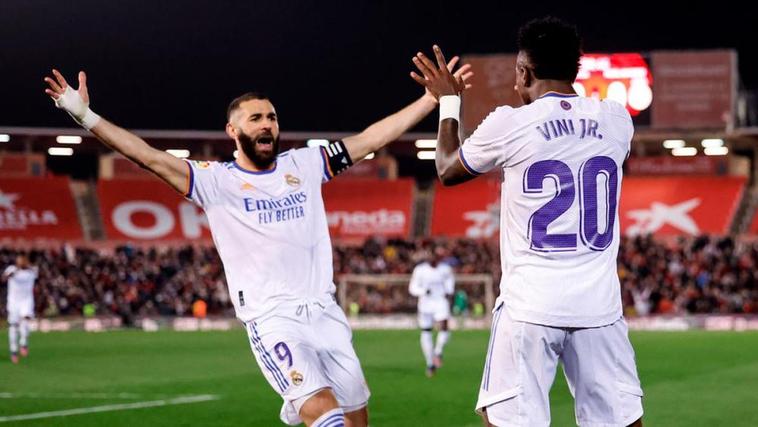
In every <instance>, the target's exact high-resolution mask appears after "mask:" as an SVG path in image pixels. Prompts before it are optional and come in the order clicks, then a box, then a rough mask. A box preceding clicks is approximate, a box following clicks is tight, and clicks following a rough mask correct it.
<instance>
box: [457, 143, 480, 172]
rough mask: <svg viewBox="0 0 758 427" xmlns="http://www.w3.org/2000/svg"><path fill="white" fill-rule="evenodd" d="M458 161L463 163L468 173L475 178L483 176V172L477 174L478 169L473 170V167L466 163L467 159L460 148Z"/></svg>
mask: <svg viewBox="0 0 758 427" xmlns="http://www.w3.org/2000/svg"><path fill="white" fill-rule="evenodd" d="M458 159H459V160H460V161H461V164H462V165H463V168H464V169H466V172H468V173H470V174H471V175H474V176H479V175H481V174H482V173H481V172H477V171H476V169H474V168H472V167H471V165H469V164H468V162H467V161H466V158H465V157H463V150H461V149H460V148H459V149H458Z"/></svg>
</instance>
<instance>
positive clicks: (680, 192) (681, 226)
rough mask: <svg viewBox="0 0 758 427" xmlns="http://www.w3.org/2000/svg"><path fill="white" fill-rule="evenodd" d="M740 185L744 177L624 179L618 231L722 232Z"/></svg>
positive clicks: (664, 232)
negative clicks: (619, 228) (619, 229)
mask: <svg viewBox="0 0 758 427" xmlns="http://www.w3.org/2000/svg"><path fill="white" fill-rule="evenodd" d="M744 188H745V178H744V177H724V178H713V177H710V178H706V177H703V178H696V177H691V178H637V177H632V178H625V179H624V183H623V189H622V191H621V210H620V212H619V219H620V220H621V230H622V231H623V232H624V233H625V234H628V235H629V234H639V233H642V234H647V233H653V234H656V235H678V234H690V235H697V234H700V233H716V234H721V233H726V232H727V231H728V229H729V225H730V224H731V221H732V219H733V218H734V214H735V213H736V211H737V206H738V204H739V202H740V197H741V195H742V191H743V190H744Z"/></svg>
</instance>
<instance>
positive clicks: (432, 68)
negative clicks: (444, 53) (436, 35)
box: [416, 52, 439, 76]
mask: <svg viewBox="0 0 758 427" xmlns="http://www.w3.org/2000/svg"><path fill="white" fill-rule="evenodd" d="M416 58H418V59H419V60H420V61H421V62H422V63H423V64H424V65H425V66H426V68H428V69H429V70H430V71H431V73H432V76H436V75H437V74H439V73H438V72H437V67H436V66H435V65H434V63H433V62H432V61H431V60H430V59H429V58H427V57H426V55H424V54H423V53H421V52H419V53H418V54H416Z"/></svg>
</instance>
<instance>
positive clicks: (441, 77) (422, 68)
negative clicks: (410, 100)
mask: <svg viewBox="0 0 758 427" xmlns="http://www.w3.org/2000/svg"><path fill="white" fill-rule="evenodd" d="M433 50H434V56H435V57H436V60H437V64H434V63H433V62H432V61H431V60H430V59H429V58H427V57H426V55H424V54H423V53H421V52H419V53H417V54H416V56H414V57H413V63H414V64H415V65H416V68H417V69H418V71H419V72H421V76H419V75H418V74H416V72H414V71H411V78H412V79H413V80H415V81H416V83H418V84H420V85H421V86H423V87H424V88H425V89H426V92H427V93H428V94H431V95H432V96H434V98H435V99H438V100H439V98H440V97H441V96H445V95H460V94H461V93H462V92H463V91H465V90H466V89H469V88H470V87H471V84H470V83H469V79H470V78H471V76H473V75H474V73H473V72H471V71H470V70H471V64H464V65H463V66H461V67H460V68H459V69H458V70H457V71H455V72H453V69H455V65H456V64H457V63H458V61H459V60H460V58H459V57H458V56H454V57H453V58H452V59H451V60H450V62H446V61H445V57H444V55H443V54H442V50H441V49H440V48H439V46H437V45H434V47H433Z"/></svg>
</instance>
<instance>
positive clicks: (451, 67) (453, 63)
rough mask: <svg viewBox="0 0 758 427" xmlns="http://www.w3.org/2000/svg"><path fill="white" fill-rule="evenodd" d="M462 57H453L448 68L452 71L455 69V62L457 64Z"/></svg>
mask: <svg viewBox="0 0 758 427" xmlns="http://www.w3.org/2000/svg"><path fill="white" fill-rule="evenodd" d="M460 59H461V58H460V57H459V56H458V55H456V56H454V57H453V59H451V60H450V62H448V63H447V70H448V71H450V72H452V71H453V70H454V69H455V64H457V63H458V61H459V60H460Z"/></svg>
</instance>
